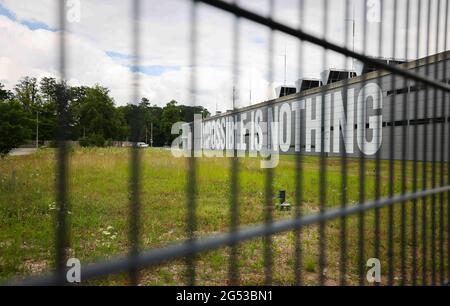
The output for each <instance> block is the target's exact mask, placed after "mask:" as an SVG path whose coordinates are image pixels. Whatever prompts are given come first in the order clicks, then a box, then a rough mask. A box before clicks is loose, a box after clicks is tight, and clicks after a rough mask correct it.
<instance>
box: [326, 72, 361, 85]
mask: <svg viewBox="0 0 450 306" xmlns="http://www.w3.org/2000/svg"><path fill="white" fill-rule="evenodd" d="M320 76H321V77H322V82H323V83H324V84H327V85H328V84H331V83H335V82H339V81H342V80H346V79H351V78H354V77H356V72H355V71H350V70H344V69H334V68H333V69H327V70H324V71H323V72H322V73H321V74H320Z"/></svg>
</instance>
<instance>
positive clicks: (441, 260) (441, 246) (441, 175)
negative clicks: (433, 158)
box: [439, 1, 448, 285]
mask: <svg viewBox="0 0 450 306" xmlns="http://www.w3.org/2000/svg"><path fill="white" fill-rule="evenodd" d="M444 3H445V5H443V6H444V8H443V12H444V16H445V17H444V24H446V20H447V17H446V16H447V15H446V14H445V13H446V12H447V7H448V1H444ZM443 46H444V52H445V51H446V50H447V49H446V46H447V29H445V31H444V42H443ZM443 66H444V72H443V80H444V82H446V81H447V61H446V60H444V62H443ZM441 93H442V99H441V113H442V118H443V120H442V122H441V141H440V142H441V144H440V148H441V151H440V157H439V159H440V169H439V178H440V181H439V185H440V186H441V187H442V186H444V184H445V174H444V171H445V147H446V146H445V143H446V139H445V133H446V130H445V125H446V124H447V121H448V120H447V104H446V103H445V91H443V90H441ZM444 196H445V194H443V193H441V194H439V282H440V284H441V285H442V284H445V282H446V281H445V270H444V257H445V252H444V237H445V232H444V222H445V218H444Z"/></svg>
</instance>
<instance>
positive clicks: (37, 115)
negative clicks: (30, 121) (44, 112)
mask: <svg viewBox="0 0 450 306" xmlns="http://www.w3.org/2000/svg"><path fill="white" fill-rule="evenodd" d="M36 149H39V111H36Z"/></svg>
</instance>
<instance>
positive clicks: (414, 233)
mask: <svg viewBox="0 0 450 306" xmlns="http://www.w3.org/2000/svg"><path fill="white" fill-rule="evenodd" d="M417 3H418V5H417V8H416V9H417V34H416V54H415V56H416V59H418V58H419V55H420V24H421V16H422V14H421V13H420V10H421V7H422V0H419V1H418V2H417ZM416 71H418V69H417V68H416ZM414 84H415V86H416V87H417V86H419V84H418V82H414ZM417 88H418V87H417ZM418 100H419V91H418V90H416V91H415V92H414V116H413V117H414V120H416V121H417V120H418V119H419V102H418ZM418 126H419V125H418V124H415V125H414V131H413V182H412V184H413V186H412V190H413V192H417V189H418V180H417V176H418V171H419V170H418V160H417V159H418V151H419V145H418ZM417 210H418V207H417V199H414V200H413V207H412V216H411V218H412V237H411V238H412V284H413V286H416V285H417V272H418V258H417V255H418V244H417V225H418V224H417V221H418V220H417V218H418V216H417Z"/></svg>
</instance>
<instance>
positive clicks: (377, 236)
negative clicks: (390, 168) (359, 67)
mask: <svg viewBox="0 0 450 306" xmlns="http://www.w3.org/2000/svg"><path fill="white" fill-rule="evenodd" d="M384 5H385V2H384V0H381V2H380V24H379V27H378V31H379V33H378V56H380V57H381V56H382V53H383V49H382V43H381V42H382V41H383V21H384V15H385V13H384ZM377 71H378V72H377V76H378V77H377V84H378V87H380V88H381V71H380V70H379V69H378V70H377ZM381 124H382V125H383V122H381ZM381 133H383V131H382V132H381ZM381 137H382V135H381ZM380 151H381V150H378V151H377V153H376V156H375V200H379V199H380V197H381V152H380ZM374 248H375V250H374V251H375V252H374V253H375V258H378V259H379V258H380V209H379V208H375V245H374ZM375 285H376V286H378V285H379V283H378V282H376V283H375Z"/></svg>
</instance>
